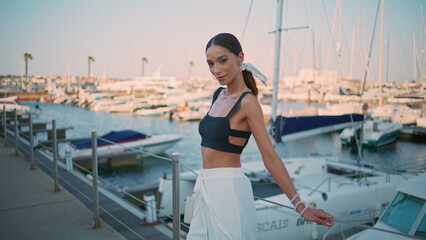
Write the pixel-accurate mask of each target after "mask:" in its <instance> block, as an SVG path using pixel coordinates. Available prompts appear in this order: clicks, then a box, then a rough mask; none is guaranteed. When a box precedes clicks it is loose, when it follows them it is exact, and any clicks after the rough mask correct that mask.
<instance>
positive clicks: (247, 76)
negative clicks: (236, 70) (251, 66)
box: [242, 70, 259, 97]
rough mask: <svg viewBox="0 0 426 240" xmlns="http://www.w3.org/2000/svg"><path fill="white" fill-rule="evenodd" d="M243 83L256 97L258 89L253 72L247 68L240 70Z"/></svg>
mask: <svg viewBox="0 0 426 240" xmlns="http://www.w3.org/2000/svg"><path fill="white" fill-rule="evenodd" d="M242 73H243V78H244V83H245V84H246V85H247V87H248V88H250V90H251V92H252V93H253V94H254V95H255V96H256V97H257V94H258V93H259V90H258V89H257V86H256V81H255V80H254V77H253V74H252V73H251V72H249V71H247V70H244V71H242Z"/></svg>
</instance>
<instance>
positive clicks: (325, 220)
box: [302, 208, 334, 228]
mask: <svg viewBox="0 0 426 240" xmlns="http://www.w3.org/2000/svg"><path fill="white" fill-rule="evenodd" d="M302 217H303V218H304V219H306V220H308V221H311V222H315V223H317V224H319V225H324V226H327V227H328V228H331V227H332V226H333V224H334V220H333V219H334V217H333V215H331V214H329V213H327V212H325V211H324V210H322V209H313V208H308V209H306V211H305V212H304V213H303V215H302Z"/></svg>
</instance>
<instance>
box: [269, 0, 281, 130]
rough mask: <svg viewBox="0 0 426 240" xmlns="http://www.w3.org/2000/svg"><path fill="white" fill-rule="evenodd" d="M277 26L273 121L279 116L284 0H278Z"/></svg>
mask: <svg viewBox="0 0 426 240" xmlns="http://www.w3.org/2000/svg"><path fill="white" fill-rule="evenodd" d="M277 1H278V6H277V22H276V24H277V28H276V29H275V31H274V32H275V64H274V79H273V80H274V85H273V88H272V113H271V119H272V121H271V123H273V122H274V121H275V120H276V118H277V107H278V90H279V88H278V82H279V80H280V52H281V31H282V28H281V26H282V18H283V6H284V0H277Z"/></svg>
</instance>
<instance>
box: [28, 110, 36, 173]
mask: <svg viewBox="0 0 426 240" xmlns="http://www.w3.org/2000/svg"><path fill="white" fill-rule="evenodd" d="M28 116H29V120H30V121H29V123H30V132H29V138H28V139H29V141H30V149H29V150H30V164H31V166H30V170H36V168H35V165H34V139H33V115H32V113H31V112H30V113H29V115H28Z"/></svg>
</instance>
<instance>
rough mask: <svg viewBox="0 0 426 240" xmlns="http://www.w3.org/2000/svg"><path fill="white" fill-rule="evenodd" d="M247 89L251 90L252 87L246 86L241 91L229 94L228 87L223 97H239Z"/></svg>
mask: <svg viewBox="0 0 426 240" xmlns="http://www.w3.org/2000/svg"><path fill="white" fill-rule="evenodd" d="M247 90H249V91H251V90H250V88H244V89H243V90H242V91H240V92H238V93H233V94H227V93H228V89H226V91H225V92H224V93H223V97H224V98H225V99H228V98H232V99H235V98H237V97H239V96H240V95H241V94H243V93H244V92H245V91H247Z"/></svg>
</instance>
